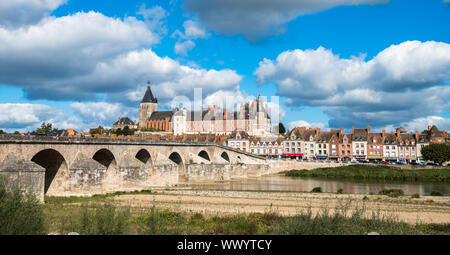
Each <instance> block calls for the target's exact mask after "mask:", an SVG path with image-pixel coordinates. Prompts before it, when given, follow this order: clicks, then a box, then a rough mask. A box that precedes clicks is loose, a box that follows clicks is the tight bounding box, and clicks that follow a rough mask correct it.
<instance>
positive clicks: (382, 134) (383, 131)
mask: <svg viewBox="0 0 450 255" xmlns="http://www.w3.org/2000/svg"><path fill="white" fill-rule="evenodd" d="M385 134H386V130H384V129H383V130H381V137H382V138H383V139H384V136H385Z"/></svg>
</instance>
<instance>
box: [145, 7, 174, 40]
mask: <svg viewBox="0 0 450 255" xmlns="http://www.w3.org/2000/svg"><path fill="white" fill-rule="evenodd" d="M137 14H138V15H141V16H142V17H144V19H145V22H146V24H147V26H148V27H149V29H150V30H152V31H157V32H159V33H161V34H166V33H167V27H166V26H165V22H166V21H165V20H164V19H165V18H166V17H167V16H168V15H169V14H168V13H167V12H166V10H164V8H162V7H161V6H153V7H151V8H148V9H147V8H146V5H145V4H142V5H141V6H140V7H139V11H138V12H137Z"/></svg>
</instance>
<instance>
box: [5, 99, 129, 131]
mask: <svg viewBox="0 0 450 255" xmlns="http://www.w3.org/2000/svg"><path fill="white" fill-rule="evenodd" d="M70 107H71V109H72V110H73V111H74V113H75V114H74V115H71V114H69V113H67V112H65V111H63V110H61V109H58V108H54V107H51V106H48V105H44V104H30V103H24V104H22V103H5V104H0V128H1V129H3V130H6V131H8V132H13V131H16V130H19V131H21V132H26V131H33V130H35V129H36V128H37V127H39V126H40V125H41V123H42V122H47V123H52V124H53V127H56V128H59V129H67V128H74V129H76V130H84V131H87V130H89V129H90V128H93V127H97V126H99V125H101V126H104V127H111V126H112V124H113V123H114V122H115V121H117V117H124V116H127V117H130V118H131V119H136V118H137V108H129V107H126V106H124V105H122V104H119V103H105V102H88V103H79V102H77V103H72V104H70Z"/></svg>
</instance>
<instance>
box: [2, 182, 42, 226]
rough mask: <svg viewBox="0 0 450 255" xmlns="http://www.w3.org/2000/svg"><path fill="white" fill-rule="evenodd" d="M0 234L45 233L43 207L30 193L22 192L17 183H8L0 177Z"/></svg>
mask: <svg viewBox="0 0 450 255" xmlns="http://www.w3.org/2000/svg"><path fill="white" fill-rule="evenodd" d="M0 234H1V235H42V234H46V226H45V222H44V213H43V207H42V205H41V204H40V202H39V200H38V199H37V198H36V196H35V195H34V194H32V193H26V192H23V191H22V190H21V189H20V187H19V185H18V184H17V183H10V184H9V185H7V184H6V182H5V181H4V180H3V178H0Z"/></svg>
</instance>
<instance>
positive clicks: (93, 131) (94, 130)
mask: <svg viewBox="0 0 450 255" xmlns="http://www.w3.org/2000/svg"><path fill="white" fill-rule="evenodd" d="M89 133H90V134H91V135H95V134H99V135H101V134H104V133H106V130H105V128H103V127H102V126H98V127H96V128H91V129H90V130H89Z"/></svg>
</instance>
